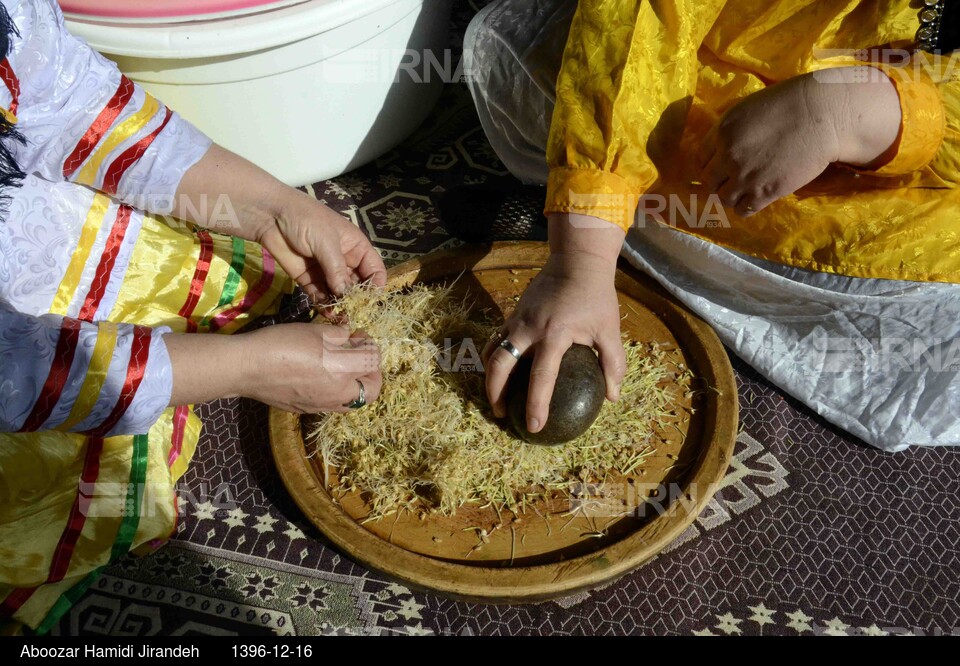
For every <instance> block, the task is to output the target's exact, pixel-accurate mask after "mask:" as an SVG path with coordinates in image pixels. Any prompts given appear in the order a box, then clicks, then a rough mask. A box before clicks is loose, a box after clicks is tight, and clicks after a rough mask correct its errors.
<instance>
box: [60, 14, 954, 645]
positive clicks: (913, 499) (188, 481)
mask: <svg viewBox="0 0 960 666" xmlns="http://www.w3.org/2000/svg"><path fill="white" fill-rule="evenodd" d="M479 4H483V3H482V2H481V3H479ZM477 8H478V3H476V2H471V1H466V0H460V1H458V2H457V3H456V4H455V11H454V24H455V28H456V30H455V35H462V31H463V28H464V27H465V25H466V23H467V22H468V21H469V18H470V17H471V16H472V14H473V13H474V12H475V11H476V10H477ZM458 40H459V37H455V42H456V43H459V41H458ZM506 176H507V173H506V170H505V169H504V168H503V166H502V165H501V164H500V163H499V162H498V160H497V158H496V155H495V154H494V153H493V151H492V150H491V148H490V146H489V145H488V144H487V142H486V140H485V139H484V136H483V132H482V131H481V129H480V126H479V124H478V121H477V117H476V114H475V112H474V110H473V106H472V102H471V101H470V97H469V94H468V93H467V91H466V89H465V87H464V86H463V85H458V84H450V85H447V86H446V90H445V91H444V93H443V97H442V99H441V102H440V104H439V105H438V106H437V109H436V111H435V112H434V114H433V115H432V117H431V118H430V119H429V120H428V121H427V122H426V123H425V124H424V126H423V127H422V128H421V129H420V131H419V132H418V133H416V134H415V135H414V136H412V137H411V138H410V139H409V140H408V141H406V142H405V143H404V144H403V145H402V146H400V147H399V148H397V149H396V150H394V151H393V152H391V153H390V154H388V155H386V156H384V157H383V158H381V159H379V160H377V161H376V163H374V164H370V165H368V166H366V167H363V168H361V169H359V170H357V171H355V172H353V173H350V174H348V175H345V176H342V177H340V178H336V179H334V180H330V181H326V182H321V183H316V184H314V185H313V186H312V187H311V188H308V191H309V192H311V193H312V194H313V195H315V196H316V197H317V198H318V199H321V200H323V201H324V202H326V203H327V204H328V205H330V206H332V207H333V208H335V209H336V210H339V211H341V212H343V213H344V214H346V215H347V216H349V217H350V218H351V219H352V220H354V221H355V222H356V223H357V224H358V225H359V226H360V228H361V229H364V230H365V231H366V232H367V233H368V234H369V235H370V237H371V239H372V240H373V241H374V243H375V244H376V246H377V247H378V248H379V249H380V250H381V251H382V253H383V256H384V258H385V259H386V260H387V262H388V263H390V264H394V263H397V262H400V261H403V260H405V259H407V258H409V257H412V256H415V255H418V254H421V253H425V252H428V251H430V250H433V249H436V248H439V247H450V246H453V245H455V244H456V243H457V241H454V240H452V239H450V237H449V236H448V235H447V234H446V232H445V231H444V230H443V228H442V227H441V225H440V222H439V219H438V213H437V208H436V197H437V196H438V195H439V194H441V193H443V192H444V191H445V190H446V189H447V188H450V187H452V186H455V185H460V184H470V183H474V184H480V183H487V182H490V181H492V180H496V179H500V178H505V177H506ZM300 305H301V304H300V303H299V302H298V301H296V300H291V301H290V302H289V303H288V304H287V306H286V307H285V309H284V312H283V313H282V316H281V319H292V318H296V317H297V316H298V314H299V313H300V312H301V311H302V308H301V307H300ZM733 362H734V367H735V368H736V370H737V376H738V381H739V386H740V404H741V421H742V428H743V430H742V433H741V434H740V436H739V439H738V443H737V449H736V456H735V458H734V460H733V462H732V464H731V466H730V470H729V473H728V474H727V477H726V480H725V481H724V485H723V487H722V489H721V490H720V492H719V493H718V494H717V496H716V498H715V500H714V502H713V503H712V504H711V506H710V507H709V508H708V510H707V511H706V512H705V513H704V514H702V515H701V516H700V518H699V519H698V520H697V522H696V524H695V526H694V527H692V528H691V529H689V530H688V531H687V532H686V533H685V534H684V535H682V537H681V538H680V539H678V541H677V542H676V543H675V544H673V545H672V547H671V548H670V549H669V550H668V551H667V552H665V553H663V554H662V555H660V556H659V557H658V558H656V559H655V560H654V561H653V562H651V563H649V564H647V565H645V566H643V567H642V568H640V569H639V570H637V571H635V572H634V573H632V574H630V575H627V576H626V577H624V578H622V579H621V580H619V581H617V582H616V583H613V584H611V585H608V586H606V587H605V588H603V589H598V590H594V591H592V592H589V593H584V594H580V595H577V596H574V597H570V598H566V599H562V600H560V601H555V602H547V603H541V604H536V605H524V606H492V605H480V604H468V603H461V602H456V601H451V600H449V599H445V598H442V597H439V596H435V595H432V594H425V593H420V592H412V591H411V590H409V589H407V588H406V587H404V586H403V585H400V584H397V583H394V582H392V581H389V580H386V579H385V578H384V577H383V576H382V575H380V574H378V573H376V572H372V571H369V570H367V569H365V568H363V567H361V566H359V565H357V564H354V563H353V562H351V561H350V560H349V559H348V558H346V557H344V556H343V555H340V554H339V553H337V551H336V550H334V549H333V548H331V547H330V546H328V545H327V544H326V543H325V541H324V539H323V537H322V536H321V535H320V534H318V533H317V531H316V530H315V529H313V527H312V526H311V525H310V524H308V523H307V522H306V521H305V520H304V518H303V516H302V515H301V514H300V512H299V511H298V510H297V508H296V507H295V506H294V504H293V502H292V500H291V499H290V497H289V496H288V495H287V493H286V491H285V490H284V487H283V485H282V484H281V482H280V480H279V477H278V475H277V472H276V470H275V468H274V464H273V461H272V458H271V455H270V449H269V438H268V431H267V410H266V408H265V407H263V406H262V405H259V404H257V403H254V402H251V401H246V400H223V401H219V402H215V403H211V404H207V405H204V406H202V407H201V408H200V413H201V415H202V417H203V420H204V422H205V431H204V432H205V434H204V436H203V439H202V440H201V442H200V447H199V450H198V452H197V455H196V460H195V462H194V463H193V465H192V467H191V468H190V470H189V472H188V473H187V475H186V476H185V478H184V479H183V481H182V484H181V495H182V500H183V501H181V506H183V507H186V512H185V514H184V515H183V516H182V520H181V523H180V528H179V532H178V534H177V536H176V538H175V539H174V540H173V541H172V542H171V543H170V544H169V545H167V546H166V547H164V548H163V549H161V550H160V551H159V552H158V553H156V554H155V555H153V556H151V557H147V558H143V559H139V558H135V557H129V558H127V559H124V560H123V561H121V562H119V563H117V564H115V565H114V566H112V567H110V568H109V569H108V570H107V573H106V574H105V575H104V576H103V577H102V578H101V579H100V580H99V581H98V582H97V583H96V584H94V586H93V587H92V588H91V589H90V590H89V591H88V593H87V594H86V595H85V596H84V597H83V598H82V599H81V600H80V601H79V603H77V605H76V606H75V607H74V608H73V609H72V610H71V612H70V613H69V614H68V615H67V616H65V617H64V618H63V620H62V622H61V623H60V625H59V626H58V627H56V628H55V629H54V632H53V633H55V634H63V635H112V636H153V635H184V634H215V635H236V634H245V635H250V634H281V635H313V634H334V633H348V634H396V633H400V634H434V635H436V634H668V633H684V634H720V635H723V634H815V633H825V634H889V633H908V632H910V633H958V634H960V549H958V543H960V456H958V455H957V452H956V451H954V450H953V449H949V448H944V449H926V450H921V449H916V450H912V451H907V452H905V453H899V454H887V453H882V452H880V451H877V450H874V449H872V448H869V447H867V446H864V445H863V444H861V443H859V442H857V441H855V440H853V439H852V438H850V437H848V436H845V435H843V434H841V433H839V432H837V431H836V430H834V429H832V428H831V427H829V426H827V425H825V424H824V423H823V422H822V421H821V420H820V419H818V418H817V417H816V416H814V415H812V414H811V413H810V412H809V411H808V410H806V409H805V408H803V407H802V406H800V405H798V404H797V403H795V402H794V401H792V400H791V399H789V398H786V397H784V396H783V395H782V394H781V393H780V392H779V391H778V390H776V389H774V388H772V387H770V386H769V385H768V384H766V383H765V382H764V381H762V380H761V379H759V378H758V377H757V376H756V375H754V374H753V373H752V371H751V370H750V369H749V368H748V367H747V366H745V365H744V364H742V363H741V362H739V361H737V360H736V359H733Z"/></svg>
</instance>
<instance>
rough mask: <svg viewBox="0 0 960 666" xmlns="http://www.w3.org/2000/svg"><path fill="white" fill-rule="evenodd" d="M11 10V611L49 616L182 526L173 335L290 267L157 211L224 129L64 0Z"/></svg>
mask: <svg viewBox="0 0 960 666" xmlns="http://www.w3.org/2000/svg"><path fill="white" fill-rule="evenodd" d="M3 10H4V11H5V13H6V16H5V17H0V18H6V19H8V20H7V21H6V24H7V25H6V28H7V34H6V41H7V42H8V47H7V49H6V51H5V55H6V57H5V58H4V59H3V60H2V62H0V80H2V84H0V106H2V107H3V109H4V114H3V115H4V119H5V123H4V125H5V128H6V129H5V133H4V135H3V136H2V137H0V140H2V142H3V148H4V154H3V155H2V156H0V157H2V158H3V159H2V161H3V162H4V163H3V165H2V166H3V167H4V168H5V171H4V176H5V177H8V178H6V180H7V181H8V185H7V186H6V187H5V188H4V189H3V191H2V195H3V196H4V198H5V201H4V206H3V214H2V216H0V624H2V623H3V622H4V621H6V620H10V619H13V620H17V621H20V622H23V623H25V624H27V625H29V626H31V627H34V628H39V629H40V630H45V629H47V628H49V627H50V626H51V625H52V623H53V622H54V621H55V620H56V619H57V618H58V617H59V615H60V614H62V612H63V611H64V610H66V608H67V607H69V605H70V604H71V603H72V602H73V601H74V600H75V599H76V598H77V597H78V596H79V595H80V594H82V592H83V590H84V589H85V587H86V586H87V585H88V584H89V583H90V582H92V580H93V579H94V578H95V576H96V574H97V572H98V571H99V569H100V568H102V567H103V566H105V565H106V564H108V563H109V562H110V561H111V560H113V559H115V558H117V557H119V556H121V555H123V554H125V553H126V552H127V551H129V550H132V549H136V548H140V547H144V548H149V547H151V546H155V545H157V544H159V543H160V542H161V541H162V540H164V539H165V538H167V537H168V536H169V535H170V534H171V532H172V530H173V529H174V527H175V524H176V519H177V507H176V502H175V498H174V492H173V488H174V484H175V482H176V481H177V479H178V478H179V477H180V476H181V474H182V473H183V472H184V470H185V468H186V466H187V464H188V462H189V460H190V458H191V456H192V454H193V451H194V448H195V446H196V444H197V440H198V437H199V433H200V423H199V419H198V418H197V417H196V416H195V415H194V414H193V413H192V411H191V409H190V408H188V407H181V408H176V409H168V408H167V405H168V404H169V399H170V393H171V390H172V380H171V368H170V360H169V358H168V356H167V353H166V349H165V346H164V343H163V336H164V335H165V334H166V333H169V332H170V331H174V332H185V331H188V332H209V331H217V332H221V333H229V332H232V331H234V330H236V329H237V328H238V327H240V326H241V325H242V324H243V323H244V322H246V321H249V319H250V318H251V317H254V316H256V315H258V314H261V313H264V312H266V311H268V310H269V309H270V308H272V307H273V306H274V304H275V302H276V301H277V300H278V296H279V295H280V294H281V293H282V292H285V291H290V289H291V287H292V285H291V282H290V280H289V279H288V278H287V277H286V276H285V275H283V274H282V273H281V272H280V271H279V269H278V268H277V267H276V266H275V264H274V261H273V259H272V258H271V257H270V256H269V255H268V254H267V253H265V252H263V251H262V250H261V248H260V247H259V246H257V245H255V244H251V243H248V242H245V241H243V240H240V239H237V238H230V237H226V236H220V235H217V234H213V233H210V232H208V231H205V230H202V229H195V228H188V227H187V226H186V225H183V224H179V223H177V222H176V221H174V220H173V219H172V218H164V217H161V216H164V215H166V214H168V213H170V212H171V208H172V205H173V204H172V202H173V195H174V193H175V192H176V190H177V187H178V185H179V183H180V180H181V178H182V177H183V175H184V173H185V172H186V171H187V170H188V169H189V168H190V167H191V166H193V165H194V164H195V163H196V162H197V161H198V160H199V159H200V158H201V157H202V156H203V155H204V153H205V152H206V151H207V149H208V148H209V146H210V141H209V139H207V138H206V137H205V136H203V135H202V134H201V133H200V132H199V131H197V130H196V129H195V128H194V127H192V126H191V125H189V124H188V123H187V122H185V121H183V120H182V119H181V118H180V117H179V116H178V115H177V114H175V113H173V112H172V111H171V110H170V109H168V108H167V107H165V106H164V105H163V104H162V103H160V102H159V101H158V100H156V99H154V98H153V97H151V96H150V95H149V94H146V93H145V92H144V91H143V90H142V89H141V88H139V87H138V86H136V85H134V84H133V83H131V82H130V81H129V80H128V79H127V78H126V77H124V76H122V75H121V74H120V73H119V72H118V71H117V69H116V68H115V66H114V65H113V64H112V63H110V62H109V61H107V60H105V59H104V58H102V57H101V56H99V55H98V54H96V53H95V52H93V51H92V50H91V49H90V48H89V47H88V46H87V45H86V44H84V43H83V42H81V41H79V40H77V39H74V38H73V37H72V36H70V35H69V34H68V33H67V32H66V31H65V29H64V27H63V17H62V15H61V13H60V10H59V8H58V7H57V5H56V3H55V2H53V0H3ZM15 134H17V135H19V136H20V137H22V140H18V139H17V137H16V136H15ZM18 180H19V183H18V184H16V183H15V184H9V182H10V181H18ZM210 205H214V203H213V202H210ZM145 211H148V212H145ZM174 212H175V211H174Z"/></svg>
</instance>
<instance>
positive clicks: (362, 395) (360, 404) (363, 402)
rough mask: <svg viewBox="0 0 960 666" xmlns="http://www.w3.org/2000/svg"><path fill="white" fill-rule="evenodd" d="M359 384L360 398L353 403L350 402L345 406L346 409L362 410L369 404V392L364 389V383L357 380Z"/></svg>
mask: <svg viewBox="0 0 960 666" xmlns="http://www.w3.org/2000/svg"><path fill="white" fill-rule="evenodd" d="M357 383H358V384H359V385H360V397H359V398H357V399H356V400H354V401H353V402H348V403H347V404H345V405H344V407H348V408H350V409H360V408H361V407H363V406H365V405H366V404H367V390H366V389H365V388H363V382H361V381H360V380H359V379H358V380H357Z"/></svg>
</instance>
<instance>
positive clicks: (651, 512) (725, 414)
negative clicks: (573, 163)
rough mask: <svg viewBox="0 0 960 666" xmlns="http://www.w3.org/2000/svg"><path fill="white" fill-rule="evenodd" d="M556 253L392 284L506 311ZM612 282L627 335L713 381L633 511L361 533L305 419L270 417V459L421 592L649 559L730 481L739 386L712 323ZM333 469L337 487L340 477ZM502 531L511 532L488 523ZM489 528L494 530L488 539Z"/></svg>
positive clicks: (453, 261)
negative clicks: (664, 349) (458, 293)
mask: <svg viewBox="0 0 960 666" xmlns="http://www.w3.org/2000/svg"><path fill="white" fill-rule="evenodd" d="M547 256H548V249H547V247H546V245H545V244H542V243H496V244H494V245H493V246H473V247H468V248H463V249H459V250H455V251H449V252H438V253H433V254H430V255H426V256H424V257H421V258H418V259H414V260H412V261H408V262H406V263H404V264H401V265H399V266H396V267H395V268H393V269H392V270H391V271H390V273H389V284H390V285H391V286H406V285H410V284H413V283H416V282H425V283H430V282H450V281H452V280H453V279H455V278H457V277H458V276H460V278H459V280H458V281H457V289H462V290H464V291H466V292H469V293H470V294H471V295H472V296H473V297H474V298H476V299H478V305H479V306H480V307H488V308H491V309H493V310H496V309H499V310H500V311H501V312H503V313H504V314H505V315H506V314H508V313H509V311H510V310H511V309H512V308H513V307H514V306H515V305H516V300H517V297H518V296H519V295H520V294H522V293H523V290H524V289H525V288H526V286H527V284H528V283H529V282H530V280H531V279H532V278H533V277H534V276H535V275H536V272H537V271H538V270H539V268H540V267H541V266H542V265H543V263H544V262H545V261H546V259H547ZM461 274H462V275H461ZM616 286H617V290H618V295H619V299H620V308H621V314H622V317H623V321H622V326H623V330H624V331H625V332H626V333H627V334H628V335H629V336H630V337H631V338H632V339H634V340H638V341H650V342H653V341H656V342H660V343H667V344H669V345H672V346H675V348H676V349H677V350H678V351H679V354H681V355H682V361H681V362H682V363H684V364H685V365H686V366H687V367H689V368H690V369H691V371H692V372H693V373H694V375H695V377H697V378H698V379H697V381H698V382H699V383H700V385H702V386H709V387H711V388H710V389H709V390H703V391H697V392H694V394H693V395H687V396H685V397H684V399H683V400H681V401H680V403H678V405H677V408H678V409H686V410H691V409H692V410H693V412H694V413H693V414H692V416H691V417H690V420H689V421H688V422H687V423H685V424H684V425H683V426H681V427H680V428H679V429H675V430H676V432H675V433H673V435H668V436H667V440H668V441H667V443H665V444H663V445H661V446H659V447H658V448H657V453H656V454H655V455H654V456H652V457H651V458H650V459H649V460H648V462H647V463H646V464H645V466H644V470H643V472H642V474H641V475H635V476H631V477H629V478H622V479H619V480H618V481H619V485H617V486H614V487H617V488H620V489H622V494H623V496H624V497H623V498H621V500H623V502H625V503H626V504H627V505H629V506H636V507H639V509H638V510H636V511H633V512H631V514H630V515H625V516H618V515H617V513H618V511H619V509H618V510H612V509H611V508H610V505H609V502H611V501H613V502H614V503H616V502H617V501H620V500H618V499H617V498H612V499H611V498H610V497H607V498H604V499H596V498H594V499H589V498H587V499H583V500H581V501H580V503H579V505H578V506H579V508H578V509H577V510H576V511H575V512H573V514H572V515H571V514H570V511H569V509H570V505H569V502H568V501H567V500H564V501H563V502H561V503H560V504H556V503H554V504H553V505H547V504H544V505H543V506H540V507H539V508H538V509H537V510H536V511H534V510H532V508H527V510H526V511H523V512H521V513H520V514H519V515H514V514H509V515H507V516H504V515H499V514H498V513H497V512H496V510H495V509H494V508H491V507H488V508H481V507H479V506H472V505H467V506H465V507H463V508H461V509H460V510H458V512H457V514H456V515H455V516H451V517H442V516H431V517H428V518H426V519H422V520H421V519H420V518H418V517H416V516H414V515H412V514H410V513H408V512H405V513H401V514H399V515H397V516H391V517H388V518H384V519H381V520H378V521H375V522H367V523H364V524H362V525H361V524H360V521H362V520H363V519H364V518H365V517H366V515H367V513H368V512H369V506H368V505H367V503H366V502H365V501H364V498H363V497H362V496H361V495H360V494H359V493H352V494H349V495H346V496H343V497H339V496H338V499H337V500H336V501H335V500H334V499H333V498H332V497H331V494H330V493H329V492H328V491H327V489H326V487H325V486H324V470H322V469H321V467H322V462H321V461H320V459H319V456H308V454H307V450H306V447H305V444H304V440H303V435H302V431H301V430H302V429H301V417H299V416H297V415H294V414H290V413H287V412H284V411H281V410H277V409H271V410H270V443H271V447H272V450H273V456H274V460H275V461H276V464H277V468H278V470H279V472H280V476H281V478H282V479H283V482H284V484H285V485H286V487H287V489H288V490H289V492H290V494H291V495H292V496H293V499H294V500H295V501H296V503H297V504H298V505H299V507H300V508H301V509H302V510H303V512H304V514H305V515H306V516H307V518H308V519H309V520H310V521H311V522H312V523H313V524H314V525H316V526H317V527H318V528H319V529H320V531H321V532H323V534H324V535H326V536H327V538H329V539H330V541H332V542H333V543H334V544H335V545H336V546H338V547H339V548H340V549H341V550H342V551H343V552H345V553H346V554H347V555H349V556H350V557H351V558H353V559H355V560H356V561H358V562H361V563H363V564H364V565H366V566H368V567H370V568H373V569H377V570H379V571H382V572H383V573H385V574H387V575H389V576H392V577H394V578H397V579H400V580H401V581H403V582H405V583H407V584H409V585H411V586H413V587H416V588H426V589H429V590H432V591H435V592H439V593H441V594H445V595H448V596H452V597H456V598H460V599H468V600H474V601H485V602H510V603H514V602H532V601H541V600H545V599H551V598H555V597H559V596H564V595H567V594H571V593H573V592H576V591H579V590H582V589H586V588H591V587H595V586H597V585H600V584H602V583H606V582H609V581H611V580H612V579H614V578H617V577H619V576H621V575H623V574H624V573H627V572H629V571H631V570H632V569H634V568H636V567H637V566H638V565H640V564H642V563H643V562H645V561H647V560H649V559H650V558H652V557H653V556H655V555H656V554H657V553H659V552H660V551H661V550H662V549H663V548H664V547H665V546H667V545H668V544H669V543H670V542H671V541H672V540H673V539H675V538H676V537H677V536H678V535H679V534H680V533H681V532H683V531H684V530H685V529H686V528H687V527H688V526H689V525H690V524H691V523H692V522H693V520H694V519H695V518H696V517H697V515H698V514H699V513H700V511H702V510H703V507H704V506H706V504H707V502H708V501H709V500H710V498H711V497H712V495H713V493H714V492H715V490H716V486H717V483H718V482H719V481H720V480H721V479H722V478H723V476H724V473H725V471H726V469H727V463H728V462H729V460H730V457H731V455H732V454H733V447H734V440H735V438H736V432H737V423H738V420H737V416H738V407H737V391H736V383H735V380H734V375H733V369H732V368H731V366H730V361H729V359H728V358H727V355H726V352H725V351H724V349H723V346H722V345H721V343H720V341H719V340H718V339H717V337H716V335H715V334H714V332H713V331H712V329H711V328H710V327H709V326H708V325H707V324H706V323H704V322H703V321H701V320H700V319H697V318H696V317H695V316H693V315H692V314H691V313H689V312H688V311H687V310H685V309H684V308H683V307H682V306H681V305H679V304H677V303H676V302H675V301H673V300H672V299H671V298H670V297H669V296H668V295H667V294H666V293H665V292H664V291H663V290H662V289H661V288H660V287H659V286H658V285H657V284H656V283H654V282H653V280H651V279H650V278H648V277H647V276H645V275H642V274H640V273H639V272H637V271H635V270H634V269H632V268H630V267H628V266H625V265H623V264H621V267H620V270H618V272H617V278H616ZM327 473H328V474H329V475H330V476H329V478H330V479H331V480H332V481H335V479H336V470H334V469H329V470H327ZM608 494H610V493H608ZM614 494H615V493H614ZM623 505H624V504H623V503H621V506H623ZM605 507H606V508H605ZM508 513H509V512H508ZM498 524H499V525H502V527H500V528H499V529H493V528H494V526H495V525H498ZM473 528H476V529H473ZM480 529H487V530H488V531H490V534H489V536H488V537H487V542H486V543H483V542H482V541H481V540H480V538H479V530H480Z"/></svg>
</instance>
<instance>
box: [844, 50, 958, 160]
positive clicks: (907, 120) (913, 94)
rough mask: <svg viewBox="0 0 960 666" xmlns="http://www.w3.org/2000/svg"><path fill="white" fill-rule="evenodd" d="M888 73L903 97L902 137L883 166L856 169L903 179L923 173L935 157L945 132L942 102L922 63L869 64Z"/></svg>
mask: <svg viewBox="0 0 960 666" xmlns="http://www.w3.org/2000/svg"><path fill="white" fill-rule="evenodd" d="M866 64H869V65H870V66H871V67H875V68H877V69H879V70H880V71H882V72H883V73H884V74H886V75H887V76H888V77H889V79H890V81H891V82H892V83H893V85H894V87H895V88H896V90H897V95H898V96H899V97H900V115H901V120H900V134H899V136H898V137H897V140H896V141H895V142H894V144H893V146H891V147H890V150H888V151H887V153H886V154H885V155H884V156H882V158H881V159H883V160H884V161H883V162H882V165H881V166H879V167H876V168H873V169H857V170H858V171H862V172H864V173H870V174H872V175H876V176H901V175H905V174H910V173H913V172H915V171H920V170H921V169H923V168H924V167H926V166H927V165H928V164H930V162H932V161H933V158H934V157H936V155H937V152H938V151H939V150H940V146H941V145H942V144H943V139H944V136H945V133H946V117H945V114H944V109H943V100H942V99H941V97H940V91H939V89H938V87H937V84H936V83H935V82H934V81H933V79H932V78H931V77H930V74H929V73H928V72H927V71H925V67H924V66H923V63H921V62H917V61H911V63H910V64H909V65H908V66H906V67H899V66H893V65H889V64H884V63H875V62H871V63H866Z"/></svg>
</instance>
